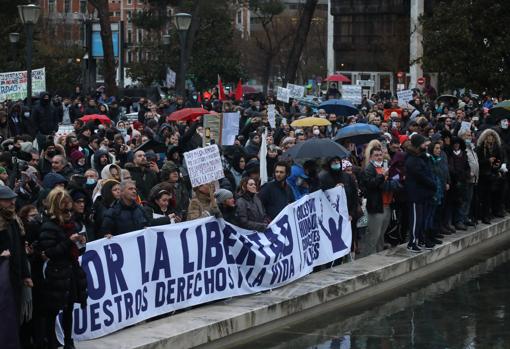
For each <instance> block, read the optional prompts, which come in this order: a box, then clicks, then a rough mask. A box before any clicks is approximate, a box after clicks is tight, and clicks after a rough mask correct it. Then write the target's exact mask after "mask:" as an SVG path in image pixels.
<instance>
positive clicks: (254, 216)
mask: <svg viewBox="0 0 510 349" xmlns="http://www.w3.org/2000/svg"><path fill="white" fill-rule="evenodd" d="M236 206H237V209H236V216H237V223H238V224H239V227H241V228H244V229H250V230H256V231H260V232H263V231H264V230H266V227H267V223H266V222H267V219H266V217H267V216H266V212H265V210H264V206H262V202H261V201H260V199H259V197H258V196H257V195H254V194H251V193H244V194H243V195H241V196H239V197H238V198H237V205H236Z"/></svg>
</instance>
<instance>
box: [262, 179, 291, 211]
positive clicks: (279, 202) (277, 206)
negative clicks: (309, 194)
mask: <svg viewBox="0 0 510 349" xmlns="http://www.w3.org/2000/svg"><path fill="white" fill-rule="evenodd" d="M258 196H259V198H260V201H261V202H262V205H263V206H264V208H265V209H266V213H267V215H268V216H269V218H271V219H275V218H276V216H278V214H279V213H280V212H281V211H282V210H283V209H284V208H285V206H287V205H288V204H290V203H292V202H294V201H295V198H294V194H293V193H292V190H291V189H290V187H289V186H288V185H287V183H284V185H283V186H282V185H281V184H280V183H279V182H277V181H275V180H273V181H271V182H268V183H266V184H264V185H263V186H262V188H261V189H260V193H259V194H258Z"/></svg>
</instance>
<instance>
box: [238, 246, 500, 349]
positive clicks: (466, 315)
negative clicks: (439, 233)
mask: <svg viewBox="0 0 510 349" xmlns="http://www.w3.org/2000/svg"><path fill="white" fill-rule="evenodd" d="M505 248H508V246H507V247H505ZM237 348H238V349H241V348H243V349H260V348H265V349H276V348H278V349H301V348H302V349H393V348H397V349H400V348H402V349H407V348H414V349H436V348H438V349H439V348H440V349H457V348H458V349H475V348H476V349H485V348H487V349H506V348H510V249H507V250H499V251H492V252H490V253H487V254H484V255H480V256H478V258H476V259H475V260H470V261H469V262H468V264H462V265H452V266H450V267H448V268H447V269H445V270H444V271H442V272H441V273H440V274H437V275H435V276H434V277H433V278H432V279H431V280H430V279H429V280H427V281H426V283H424V282H421V283H415V284H412V285H409V286H408V287H405V288H402V289H399V291H398V292H394V293H393V294H390V295H385V296H384V298H379V299H375V300H373V301H371V302H370V303H365V304H362V305H357V306H355V307H353V308H351V309H345V308H344V309H335V310H332V311H331V312H330V313H327V314H323V315H322V316H320V317H317V318H313V319H308V320H307V321H305V322H303V323H299V324H295V325H292V326H289V327H283V328H275V331H274V332H272V333H271V334H270V335H268V336H265V337H260V338H257V339H256V340H254V341H252V342H250V343H244V344H242V345H239V346H238V347H237Z"/></svg>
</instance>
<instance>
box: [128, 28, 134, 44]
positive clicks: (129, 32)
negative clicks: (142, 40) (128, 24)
mask: <svg viewBox="0 0 510 349" xmlns="http://www.w3.org/2000/svg"><path fill="white" fill-rule="evenodd" d="M132 40H133V32H132V31H131V30H128V31H127V43H128V44H130V43H131V41H132Z"/></svg>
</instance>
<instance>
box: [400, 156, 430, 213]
mask: <svg viewBox="0 0 510 349" xmlns="http://www.w3.org/2000/svg"><path fill="white" fill-rule="evenodd" d="M405 170H406V179H405V185H404V186H405V189H406V192H407V196H408V199H409V202H414V203H424V202H427V201H430V200H432V198H433V197H434V194H435V193H436V183H435V182H434V175H433V173H432V169H431V167H430V164H429V162H428V159H427V154H425V153H419V152H418V151H417V150H414V149H409V150H408V154H407V157H406V162H405Z"/></svg>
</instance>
